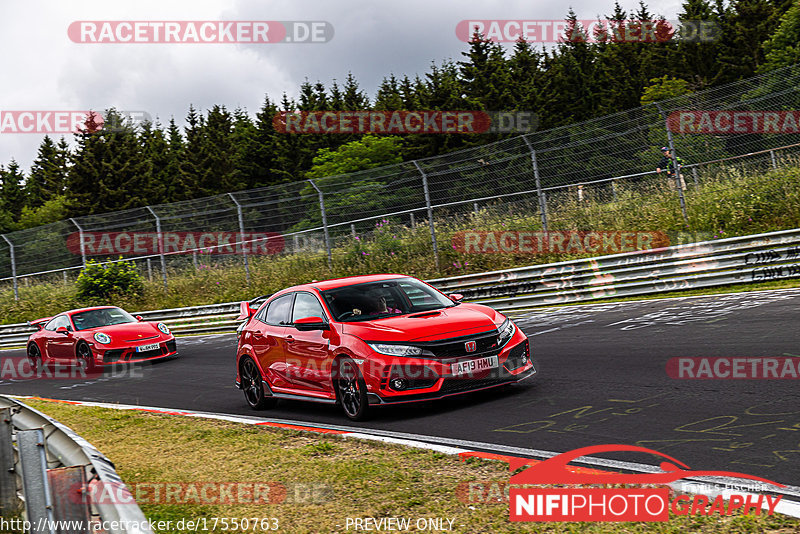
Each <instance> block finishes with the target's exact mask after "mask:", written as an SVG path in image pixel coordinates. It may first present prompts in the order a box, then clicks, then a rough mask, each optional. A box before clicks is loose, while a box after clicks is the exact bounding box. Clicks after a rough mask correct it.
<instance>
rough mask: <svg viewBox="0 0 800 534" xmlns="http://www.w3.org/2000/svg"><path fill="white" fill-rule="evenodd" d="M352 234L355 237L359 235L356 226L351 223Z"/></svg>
mask: <svg viewBox="0 0 800 534" xmlns="http://www.w3.org/2000/svg"><path fill="white" fill-rule="evenodd" d="M350 233H351V234H353V237H356V235H357V234H356V225H355V224H353V223H350Z"/></svg>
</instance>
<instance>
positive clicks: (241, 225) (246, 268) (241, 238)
mask: <svg viewBox="0 0 800 534" xmlns="http://www.w3.org/2000/svg"><path fill="white" fill-rule="evenodd" d="M228 196H229V197H231V200H233V203H234V204H236V213H237V214H238V216H239V241H241V243H242V259H244V276H245V280H247V285H248V286H249V285H250V262H248V261H247V246H246V243H245V242H244V219H243V218H242V205H241V204H239V201H238V200H236V197H234V196H233V193H228Z"/></svg>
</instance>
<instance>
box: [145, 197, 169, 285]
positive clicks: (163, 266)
mask: <svg viewBox="0 0 800 534" xmlns="http://www.w3.org/2000/svg"><path fill="white" fill-rule="evenodd" d="M145 208H147V211H149V212H150V214H151V215H152V216H153V217H154V218H155V220H156V235H157V236H158V255H159V257H160V258H161V277H162V278H163V279H164V291H165V292H166V291H167V260H166V259H165V258H164V235H163V234H162V233H161V218H160V217H159V216H158V215H156V212H155V211H153V208H151V207H150V206H145Z"/></svg>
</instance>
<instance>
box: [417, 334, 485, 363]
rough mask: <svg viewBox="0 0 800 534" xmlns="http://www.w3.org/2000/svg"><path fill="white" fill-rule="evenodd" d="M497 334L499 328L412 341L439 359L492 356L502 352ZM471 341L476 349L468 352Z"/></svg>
mask: <svg viewBox="0 0 800 534" xmlns="http://www.w3.org/2000/svg"><path fill="white" fill-rule="evenodd" d="M497 336H498V333H497V330H492V331H489V332H482V333H480V334H473V335H470V336H462V337H454V338H450V339H443V340H441V341H423V342H416V343H415V342H412V343H411V344H412V345H415V346H417V347H421V348H423V349H425V350H427V351H429V352H431V353H432V354H433V357H434V358H437V359H448V358H461V357H464V356H470V357H473V356H491V355H495V354H499V352H500V349H499V348H498V346H497ZM470 341H474V342H475V350H474V351H471V352H467V343H468V342H470Z"/></svg>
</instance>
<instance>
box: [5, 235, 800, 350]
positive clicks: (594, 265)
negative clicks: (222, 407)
mask: <svg viewBox="0 0 800 534" xmlns="http://www.w3.org/2000/svg"><path fill="white" fill-rule="evenodd" d="M798 277H800V229H794V230H783V231H780V232H771V233H765V234H758V235H749V236H741V237H732V238H727V239H718V240H714V241H703V242H699V243H692V244H690V245H679V246H674V247H665V248H660V249H653V250H647V251H641V252H627V253H623V254H613V255H609V256H601V257H596V258H584V259H580V260H572V261H564V262H559V263H548V264H543V265H532V266H529V267H518V268H515V269H506V270H503V271H493V272H488V273H478V274H468V275H463V276H454V277H449V278H438V279H435V280H429V281H428V282H429V283H430V284H431V285H433V286H434V287H436V288H437V289H439V290H441V291H443V292H445V293H461V294H462V295H464V298H465V300H468V301H471V302H479V303H481V304H486V305H489V306H492V307H493V308H496V309H498V310H501V311H513V310H519V309H524V308H530V307H534V306H547V305H554V304H564V303H568V302H581V301H591V300H599V299H606V298H613V297H629V296H637V295H650V294H657V293H664V292H667V291H677V290H685V289H698V288H704V287H712V286H720V285H729V284H743V283H751V282H763V281H769V280H778V279H788V278H798ZM238 311H239V303H238V302H227V303H224V304H212V305H209V306H192V307H188V308H174V309H169V310H154V311H147V312H138V315H141V316H142V317H143V318H145V319H147V320H148V321H164V322H166V323H167V324H168V325H169V327H170V328H171V329H172V331H173V332H175V333H176V334H203V333H224V332H232V331H233V330H235V328H236V326H237V325H238V321H236V316H237V314H238ZM33 331H34V329H33V328H31V327H29V326H28V325H26V324H25V323H17V324H11V325H2V326H0V348H2V347H12V346H24V344H25V341H26V340H27V338H28V336H29V335H30V333H31V332H33Z"/></svg>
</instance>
